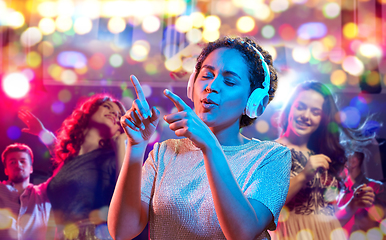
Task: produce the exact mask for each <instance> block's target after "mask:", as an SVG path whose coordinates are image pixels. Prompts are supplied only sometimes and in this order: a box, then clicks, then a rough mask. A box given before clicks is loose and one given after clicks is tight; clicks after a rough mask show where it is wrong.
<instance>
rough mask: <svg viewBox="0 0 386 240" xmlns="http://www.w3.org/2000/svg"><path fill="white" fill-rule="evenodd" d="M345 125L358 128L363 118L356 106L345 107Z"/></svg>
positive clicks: (343, 116)
mask: <svg viewBox="0 0 386 240" xmlns="http://www.w3.org/2000/svg"><path fill="white" fill-rule="evenodd" d="M340 113H341V119H342V123H343V125H345V126H347V127H349V128H356V127H358V125H359V122H360V120H361V114H360V112H359V111H358V109H357V108H355V107H345V108H344V109H343V110H342V111H341V112H340Z"/></svg>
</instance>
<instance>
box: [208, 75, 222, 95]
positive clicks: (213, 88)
mask: <svg viewBox="0 0 386 240" xmlns="http://www.w3.org/2000/svg"><path fill="white" fill-rule="evenodd" d="M220 82H221V76H219V75H218V76H216V77H215V78H213V79H212V80H211V81H210V82H209V83H208V85H207V86H206V88H205V90H206V91H207V92H214V93H219V92H220Z"/></svg>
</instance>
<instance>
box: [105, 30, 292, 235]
mask: <svg viewBox="0 0 386 240" xmlns="http://www.w3.org/2000/svg"><path fill="white" fill-rule="evenodd" d="M197 60H198V62H197V64H196V66H195V70H194V72H193V74H192V75H191V77H190V80H189V83H188V97H189V98H190V99H191V100H192V101H193V102H194V110H192V109H191V108H190V107H189V106H188V105H187V104H186V103H185V102H184V101H183V100H182V99H181V98H180V97H178V96H177V95H175V94H174V93H172V92H170V91H169V90H165V91H164V94H165V96H166V97H168V98H169V99H170V100H171V101H172V102H173V103H174V104H175V106H176V107H177V109H178V112H176V113H172V114H169V115H165V116H164V119H165V121H166V122H167V123H169V127H170V129H171V130H173V131H175V134H176V135H177V136H180V137H185V138H182V139H170V140H167V141H164V142H161V143H156V144H155V145H154V149H153V150H152V151H151V152H150V154H149V156H148V159H147V160H146V162H145V164H144V165H143V167H142V163H143V157H144V152H145V148H146V146H147V144H148V142H149V139H150V137H151V135H152V134H153V133H154V131H155V129H156V126H157V124H158V121H159V111H158V110H157V109H156V108H155V107H152V108H150V107H149V105H148V103H147V101H146V99H145V97H144V94H143V92H142V89H141V86H140V84H139V82H138V80H137V79H136V78H135V77H134V76H131V81H132V83H133V85H134V87H135V89H136V92H137V96H138V98H137V99H136V100H134V102H133V105H132V108H131V109H130V110H129V111H127V112H126V114H125V115H124V116H123V117H122V118H121V124H122V126H123V127H124V130H125V132H126V134H127V136H128V139H129V140H128V145H127V151H126V156H125V160H124V163H123V166H122V169H121V172H120V174H119V178H118V181H117V185H116V188H115V192H114V195H113V198H112V201H111V205H110V209H109V216H108V225H109V230H110V233H111V235H112V236H113V237H114V238H116V239H131V238H133V237H135V236H136V235H138V234H139V233H140V232H141V231H142V230H143V229H144V227H145V226H146V224H147V223H148V222H149V223H150V238H151V239H269V235H268V232H267V230H274V229H275V228H276V224H277V220H278V216H279V213H280V210H281V208H282V206H283V204H284V202H285V199H286V196H287V192H288V187H289V173H290V163H291V153H290V151H289V149H288V148H286V147H284V146H282V145H281V144H278V143H275V142H271V141H260V140H257V139H248V138H246V137H244V136H243V135H241V133H240V129H241V128H242V127H245V126H248V125H250V124H252V123H253V121H254V120H256V118H257V117H258V116H259V115H261V114H262V113H263V112H264V109H265V108H266V106H267V104H268V103H269V102H270V101H271V100H272V99H273V97H274V93H275V91H276V87H277V75H276V71H275V69H274V68H273V66H272V56H271V55H270V54H269V53H268V52H267V51H265V50H263V49H262V48H261V46H259V45H258V44H257V43H256V42H254V41H253V40H252V39H250V38H240V37H236V38H233V37H224V38H221V39H219V40H217V41H215V42H211V43H209V44H208V45H207V46H206V47H205V48H204V49H203V50H202V52H201V54H200V55H199V57H198V59H197Z"/></svg>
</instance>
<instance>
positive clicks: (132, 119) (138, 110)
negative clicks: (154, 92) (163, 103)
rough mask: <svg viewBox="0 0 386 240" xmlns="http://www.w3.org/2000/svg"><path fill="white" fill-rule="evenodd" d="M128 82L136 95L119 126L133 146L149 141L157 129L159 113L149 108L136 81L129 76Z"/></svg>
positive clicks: (154, 108)
mask: <svg viewBox="0 0 386 240" xmlns="http://www.w3.org/2000/svg"><path fill="white" fill-rule="evenodd" d="M130 80H131V83H132V84H133V86H134V89H135V92H136V93H137V99H135V100H134V101H133V104H132V106H131V108H130V109H129V110H128V111H127V112H126V114H125V115H124V116H122V117H121V125H122V127H123V129H124V130H125V133H126V135H127V137H128V140H129V143H130V144H131V145H132V146H133V145H137V144H140V143H143V142H145V141H148V140H149V139H150V137H151V136H152V135H153V133H154V132H155V129H156V128H157V125H158V122H159V114H160V112H159V111H158V109H157V108H156V107H152V108H151V109H150V108H149V104H148V103H147V101H146V98H145V95H144V93H143V91H142V87H141V84H140V83H139V81H138V79H137V78H136V77H135V76H134V75H131V76H130Z"/></svg>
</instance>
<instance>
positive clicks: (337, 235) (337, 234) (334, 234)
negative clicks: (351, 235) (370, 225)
mask: <svg viewBox="0 0 386 240" xmlns="http://www.w3.org/2000/svg"><path fill="white" fill-rule="evenodd" d="M342 236H345V238H344V239H347V232H346V230H345V229H343V228H336V229H334V230H332V231H331V233H330V240H340V239H343V238H342Z"/></svg>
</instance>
